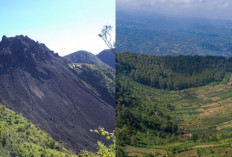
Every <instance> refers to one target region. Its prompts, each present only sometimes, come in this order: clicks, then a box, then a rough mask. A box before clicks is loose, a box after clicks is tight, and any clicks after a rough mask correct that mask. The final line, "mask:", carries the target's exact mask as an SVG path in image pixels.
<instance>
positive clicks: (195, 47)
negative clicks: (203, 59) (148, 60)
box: [116, 12, 232, 57]
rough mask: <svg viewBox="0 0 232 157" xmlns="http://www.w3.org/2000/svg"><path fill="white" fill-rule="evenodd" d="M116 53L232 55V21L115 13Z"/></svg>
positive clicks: (138, 13)
mask: <svg viewBox="0 0 232 157" xmlns="http://www.w3.org/2000/svg"><path fill="white" fill-rule="evenodd" d="M116 21H117V45H116V47H117V52H136V53H141V54H150V55H156V56H160V55H173V56H176V55H202V56H206V55H213V56H225V57H230V56H232V36H231V34H232V21H224V20H213V19H201V18H189V17H188V18H186V17H176V16H166V15H159V14H154V13H153V14H148V13H140V12H137V13H133V14H132V13H125V12H117V17H116Z"/></svg>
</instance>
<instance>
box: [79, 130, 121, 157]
mask: <svg viewBox="0 0 232 157" xmlns="http://www.w3.org/2000/svg"><path fill="white" fill-rule="evenodd" d="M90 132H92V133H95V134H96V135H97V136H98V135H100V136H103V137H105V138H106V139H107V140H109V141H111V142H112V144H111V145H110V146H109V147H107V146H105V145H104V143H102V142H100V141H98V143H97V144H98V151H97V152H96V153H91V152H88V151H82V153H81V154H80V156H81V157H115V152H116V139H115V135H114V133H109V132H107V131H105V129H104V128H102V127H99V128H98V129H95V130H92V129H91V130H90Z"/></svg>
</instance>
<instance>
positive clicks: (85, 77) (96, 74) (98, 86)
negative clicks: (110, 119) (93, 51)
mask: <svg viewBox="0 0 232 157" xmlns="http://www.w3.org/2000/svg"><path fill="white" fill-rule="evenodd" d="M70 67H72V68H73V69H74V70H75V71H76V74H77V76H78V77H79V78H80V79H81V80H82V81H84V82H85V83H86V85H87V87H89V88H90V89H92V90H93V91H95V93H96V94H97V95H98V96H99V98H101V99H102V100H104V101H105V102H106V103H108V104H109V105H111V106H113V107H114V108H115V70H114V69H112V68H110V67H108V66H99V65H92V64H81V63H72V64H70Z"/></svg>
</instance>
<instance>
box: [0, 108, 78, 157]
mask: <svg viewBox="0 0 232 157" xmlns="http://www.w3.org/2000/svg"><path fill="white" fill-rule="evenodd" d="M8 154H9V155H8ZM44 155H46V156H59V157H65V156H70V157H71V156H74V155H73V154H72V152H69V151H68V150H66V149H65V148H64V147H63V146H61V145H60V144H59V143H58V142H56V141H54V140H53V139H52V138H51V137H50V136H49V135H48V134H47V133H45V132H44V131H42V130H41V129H40V128H38V127H36V126H35V125H33V124H32V123H31V122H30V121H29V120H27V119H25V118H24V117H22V116H21V115H18V114H16V113H15V112H13V111H11V110H9V109H7V108H6V107H5V106H2V105H0V156H3V157H8V156H44Z"/></svg>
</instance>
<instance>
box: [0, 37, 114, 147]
mask: <svg viewBox="0 0 232 157" xmlns="http://www.w3.org/2000/svg"><path fill="white" fill-rule="evenodd" d="M0 104H3V105H6V106H7V107H8V108H10V109H12V110H14V111H16V112H18V113H22V114H23V116H25V117H27V118H28V119H29V120H31V121H32V122H33V123H34V124H37V125H38V126H40V127H41V128H42V129H44V130H45V131H47V132H48V133H49V134H51V136H52V137H53V138H54V139H55V140H57V141H60V142H62V143H64V144H65V145H66V146H67V147H68V148H69V149H73V150H76V151H79V150H81V149H88V150H94V148H95V146H96V141H97V139H96V137H95V135H91V133H90V132H89V129H94V128H97V127H98V126H103V127H105V128H106V130H109V131H112V130H114V127H115V126H114V119H115V116H114V109H113V108H112V107H111V106H109V105H107V104H105V103H104V102H102V101H101V100H100V99H98V97H97V96H96V95H95V94H94V93H93V92H91V91H90V90H89V89H88V88H86V87H85V85H83V84H82V82H81V81H80V79H79V78H78V76H76V75H75V74H74V73H73V71H72V69H70V68H69V67H68V65H67V62H66V61H65V60H64V59H63V58H62V57H60V56H58V55H57V54H55V53H53V52H52V51H51V50H49V49H48V48H47V47H46V46H45V45H44V44H40V43H38V42H35V41H33V40H31V39H30V38H28V37H25V36H16V37H12V38H7V37H5V36H3V38H2V41H1V42H0Z"/></svg>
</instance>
